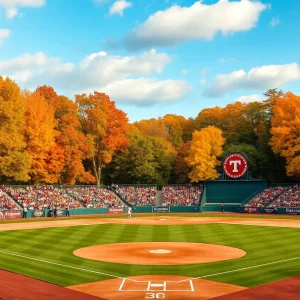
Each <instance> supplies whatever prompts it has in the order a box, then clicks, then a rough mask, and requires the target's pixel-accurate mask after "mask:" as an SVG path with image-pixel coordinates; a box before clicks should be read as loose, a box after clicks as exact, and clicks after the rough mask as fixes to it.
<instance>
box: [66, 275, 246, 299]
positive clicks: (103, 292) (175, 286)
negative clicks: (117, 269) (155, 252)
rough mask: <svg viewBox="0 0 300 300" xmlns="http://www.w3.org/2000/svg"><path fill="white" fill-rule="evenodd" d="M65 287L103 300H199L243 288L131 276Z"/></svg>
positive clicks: (173, 277) (166, 278) (189, 279)
mask: <svg viewBox="0 0 300 300" xmlns="http://www.w3.org/2000/svg"><path fill="white" fill-rule="evenodd" d="M69 288H70V289H72V290H75V291H80V292H83V293H86V294H90V295H94V296H98V297H103V298H105V299H122V300H137V299H139V300H140V299H168V300H175V299H176V300H182V299H197V300H203V299H212V298H214V297H218V296H222V295H226V294H231V293H234V292H237V291H242V290H245V289H246V288H245V287H242V286H237V285H232V284H226V283H222V282H214V281H210V280H205V279H191V278H188V277H185V276H171V275H146V276H133V277H129V278H119V279H110V280H104V281H98V282H92V283H86V284H80V285H76V286H70V287H69Z"/></svg>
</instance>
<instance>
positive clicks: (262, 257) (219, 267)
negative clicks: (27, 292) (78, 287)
mask: <svg viewBox="0 0 300 300" xmlns="http://www.w3.org/2000/svg"><path fill="white" fill-rule="evenodd" d="M59 229H61V228H51V229H40V230H38V229H37V230H30V231H29V230H28V231H27V232H28V236H26V235H22V238H23V239H22V245H24V246H25V247H30V246H31V245H32V241H31V240H32V239H33V240H35V241H34V243H36V244H38V241H39V240H38V236H39V235H43V234H49V238H50V237H51V238H50V240H52V243H53V244H54V246H53V247H51V248H50V249H47V243H46V244H45V241H44V243H42V246H40V247H39V248H38V250H39V251H40V253H39V254H37V255H36V256H38V257H41V258H47V259H48V260H51V261H55V262H57V263H62V264H66V262H68V264H71V265H73V266H78V267H84V268H89V269H91V270H96V271H100V272H104V273H108V274H114V275H117V276H120V277H123V276H124V277H127V276H131V275H138V274H172V275H176V274H178V275H186V276H190V277H198V276H202V275H206V274H213V273H218V272H225V271H228V270H232V269H239V268H243V267H248V266H253V265H258V264H263V263H267V262H274V261H278V260H281V259H285V258H291V257H297V256H299V246H298V245H299V244H300V230H299V229H293V228H276V227H260V226H244V225H229V224H203V225H192V226H191V225H182V226H178V225H177V226H142V225H137V226H136V225H128V226H126V225H117V224H105V225H92V226H82V227H76V228H74V227H72V228H71V227H68V228H64V230H63V231H61V230H59ZM65 230H66V231H65ZM62 232H63V234H64V235H67V236H70V237H72V238H68V239H65V240H63V241H61V239H62V236H61V233H62ZM8 236H10V238H9V239H7V237H8ZM14 237H19V236H18V235H16V234H15V233H14V232H6V233H5V237H3V235H0V244H1V245H2V241H3V240H5V241H7V240H10V243H13V244H18V241H19V240H15V241H14V242H13V238H14ZM122 237H123V239H122ZM27 238H28V240H27ZM50 240H49V241H50ZM141 240H142V241H156V242H163V241H183V242H185V241H187V242H188V241H189V242H198V243H213V244H223V245H227V246H232V247H237V248H242V249H244V250H245V251H247V255H246V256H245V257H243V258H241V259H235V260H229V261H222V262H216V263H209V264H194V265H184V266H140V265H122V264H110V263H104V262H98V261H92V260H86V259H82V258H78V257H75V256H74V255H73V254H72V251H73V249H74V250H75V249H78V248H82V247H86V246H89V245H97V244H104V243H113V242H128V241H141ZM26 243H28V244H27V245H26ZM19 245H20V244H19ZM12 249H13V250H14V251H12ZM6 251H11V252H14V253H17V251H18V253H22V247H21V246H20V247H19V249H17V248H16V247H15V246H13V245H8V244H6ZM0 258H1V260H0V267H2V268H4V269H8V270H10V268H11V267H13V268H17V269H18V270H19V271H16V270H15V271H16V272H19V273H22V274H25V275H26V274H27V273H28V272H29V273H30V274H27V275H30V276H33V277H35V276H34V275H32V274H34V272H33V271H32V270H34V269H35V268H41V267H42V268H43V270H47V272H48V271H49V272H50V273H51V270H52V269H53V267H51V266H47V265H46V264H42V266H41V264H40V263H37V262H32V261H31V262H29V261H27V262H26V263H27V264H28V265H30V268H29V269H27V268H24V266H23V265H18V262H17V260H16V259H15V258H9V259H8V260H6V259H7V257H5V255H3V254H1V255H0ZM285 266H288V268H286V267H285ZM58 269H59V268H58ZM270 269H272V271H271V272H270V271H269V270H270ZM32 272H33V273H32ZM47 272H43V271H39V274H38V276H39V277H38V278H40V279H44V280H46V281H49V282H54V283H57V284H61V285H68V284H69V282H72V284H79V283H83V282H89V281H95V280H100V279H105V278H106V277H105V276H100V275H97V276H96V274H94V275H86V274H84V272H76V271H74V270H71V271H68V272H67V270H65V271H64V272H66V273H67V274H68V275H67V276H69V278H68V279H66V278H61V279H59V278H58V279H57V277H55V276H54V277H55V279H53V273H51V276H50V275H49V276H48V275H47ZM249 272H250V271H249ZM249 272H244V271H243V272H240V273H239V274H238V275H237V274H230V275H229V274H227V275H223V276H219V277H218V280H220V281H224V282H228V283H232V284H241V285H245V286H253V285H257V284H260V282H262V283H264V282H265V279H264V278H272V281H273V279H274V280H276V279H281V278H285V277H289V276H293V275H294V274H295V273H297V272H298V274H299V273H300V266H299V263H298V262H289V263H286V264H279V265H278V267H277V266H276V268H275V266H273V267H272V268H271V267H266V268H261V269H260V270H256V271H255V272H254V271H253V270H252V271H251V272H254V273H253V274H254V276H256V278H251V279H250V277H251V276H250V277H249ZM251 272H250V273H251ZM73 273H74V274H73ZM81 273H82V274H81ZM256 274H259V276H258V275H256ZM58 276H59V277H60V276H61V275H60V273H58ZM257 276H258V277H257ZM41 277H43V278H41ZM36 278H37V277H36ZM99 278H100V279H99ZM211 280H217V279H215V278H211ZM268 280H269V279H268Z"/></svg>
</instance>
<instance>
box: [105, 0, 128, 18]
mask: <svg viewBox="0 0 300 300" xmlns="http://www.w3.org/2000/svg"><path fill="white" fill-rule="evenodd" d="M130 6H132V3H131V2H129V1H126V0H117V1H115V2H114V3H113V4H112V6H111V7H110V8H109V14H110V15H114V14H118V15H120V16H123V13H124V10H125V9H126V8H129V7H130Z"/></svg>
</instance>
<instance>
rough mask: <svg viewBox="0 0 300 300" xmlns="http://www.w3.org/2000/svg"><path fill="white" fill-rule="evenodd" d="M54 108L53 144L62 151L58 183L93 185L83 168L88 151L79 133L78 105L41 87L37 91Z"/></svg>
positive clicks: (47, 88)
mask: <svg viewBox="0 0 300 300" xmlns="http://www.w3.org/2000/svg"><path fill="white" fill-rule="evenodd" d="M36 91H38V92H39V93H40V94H41V95H43V96H44V97H45V99H46V100H47V102H48V103H50V104H51V105H52V106H53V108H54V117H55V119H56V126H55V130H56V131H57V134H56V136H55V142H56V144H57V145H59V146H60V147H61V148H62V149H63V151H64V167H63V170H62V171H61V176H60V179H59V182H60V183H64V184H75V183H76V182H81V183H95V177H94V176H93V175H92V174H91V173H90V172H88V171H86V170H85V168H84V166H83V160H85V159H87V158H88V153H89V151H90V147H89V144H88V142H87V140H86V137H85V135H84V134H83V133H82V131H81V124H80V121H79V117H78V105H77V104H76V103H74V102H73V101H71V100H70V99H69V98H67V97H64V96H58V95H57V94H56V92H55V90H54V89H53V88H52V87H50V86H41V87H38V88H37V90H36Z"/></svg>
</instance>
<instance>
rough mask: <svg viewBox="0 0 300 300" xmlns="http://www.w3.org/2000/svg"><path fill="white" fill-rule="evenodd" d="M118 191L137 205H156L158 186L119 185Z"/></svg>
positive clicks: (125, 198) (126, 199)
mask: <svg viewBox="0 0 300 300" xmlns="http://www.w3.org/2000/svg"><path fill="white" fill-rule="evenodd" d="M116 192H117V193H118V194H120V195H121V196H122V197H123V199H124V200H125V201H128V202H130V203H131V204H132V205H135V206H156V194H157V186H134V185H132V186H131V185H128V186H117V188H116Z"/></svg>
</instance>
